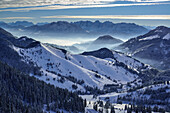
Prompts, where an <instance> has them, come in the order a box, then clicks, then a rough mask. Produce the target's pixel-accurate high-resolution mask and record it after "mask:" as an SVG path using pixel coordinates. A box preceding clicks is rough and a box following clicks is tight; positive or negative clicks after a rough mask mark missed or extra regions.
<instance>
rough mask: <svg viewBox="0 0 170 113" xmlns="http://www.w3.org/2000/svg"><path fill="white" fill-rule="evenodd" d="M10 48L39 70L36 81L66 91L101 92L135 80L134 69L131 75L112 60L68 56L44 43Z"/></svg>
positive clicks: (136, 76)
mask: <svg viewBox="0 0 170 113" xmlns="http://www.w3.org/2000/svg"><path fill="white" fill-rule="evenodd" d="M14 49H15V50H16V51H17V52H18V53H19V55H20V56H21V57H22V61H24V62H33V63H34V66H37V67H40V68H41V69H40V71H41V75H40V76H37V78H39V79H41V80H44V81H46V82H47V83H51V84H54V85H55V86H58V87H62V88H67V89H69V90H74V89H77V88H78V89H77V90H81V91H85V89H86V88H85V87H87V86H89V87H93V88H95V87H97V88H98V89H101V90H102V89H103V87H104V85H107V84H127V83H128V82H132V81H134V80H136V79H139V78H138V77H139V76H138V73H137V70H135V69H134V72H136V73H133V72H131V71H129V70H128V69H127V68H125V67H123V66H120V65H117V64H116V62H115V60H114V59H112V60H109V59H100V58H96V57H93V56H83V55H72V54H70V53H68V52H66V53H65V52H63V51H62V50H59V49H55V48H53V47H50V46H47V45H44V44H40V45H37V46H35V47H32V48H24V49H23V48H18V47H14ZM122 58H123V57H122ZM130 62H131V61H130ZM135 65H139V66H140V65H142V64H137V63H136V64H135ZM132 69H133V68H132ZM75 87H77V88H75Z"/></svg>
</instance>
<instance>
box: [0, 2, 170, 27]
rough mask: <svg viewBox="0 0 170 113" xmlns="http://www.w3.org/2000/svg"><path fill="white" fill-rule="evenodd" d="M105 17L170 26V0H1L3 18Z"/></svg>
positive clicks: (37, 20) (82, 18) (36, 20)
mask: <svg viewBox="0 0 170 113" xmlns="http://www.w3.org/2000/svg"><path fill="white" fill-rule="evenodd" d="M18 20H27V21H32V22H34V23H36V22H52V21H59V20H66V21H79V20H93V21H95V20H101V21H107V20H110V21H112V22H134V23H137V24H140V25H150V26H155V25H167V26H170V0H1V1H0V21H5V22H12V21H18Z"/></svg>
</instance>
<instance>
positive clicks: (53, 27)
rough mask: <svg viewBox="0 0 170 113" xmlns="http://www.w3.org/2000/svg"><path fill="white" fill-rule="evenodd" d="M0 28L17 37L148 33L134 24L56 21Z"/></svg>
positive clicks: (9, 25) (5, 24)
mask: <svg viewBox="0 0 170 113" xmlns="http://www.w3.org/2000/svg"><path fill="white" fill-rule="evenodd" d="M0 27H2V28H5V29H8V30H10V31H11V32H13V33H15V32H16V33H17V34H19V35H29V36H36V37H37V36H38V37H42V36H48V37H49V36H51V37H67V38H69V37H71V38H73V37H74V38H76V37H82V38H89V37H91V38H94V37H98V36H100V35H112V36H114V37H118V38H122V39H129V38H131V37H134V36H138V35H141V34H143V33H146V32H148V29H146V28H145V27H143V26H139V25H136V24H134V23H112V22H109V21H106V22H103V23H102V22H100V21H95V22H91V21H78V22H71V23H69V22H66V21H58V22H52V23H37V24H36V25H34V24H33V23H31V22H27V21H17V22H13V23H4V22H0Z"/></svg>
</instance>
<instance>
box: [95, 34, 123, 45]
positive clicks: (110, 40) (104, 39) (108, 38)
mask: <svg viewBox="0 0 170 113" xmlns="http://www.w3.org/2000/svg"><path fill="white" fill-rule="evenodd" d="M121 42H123V41H122V40H120V39H116V38H113V37H112V36H110V35H104V36H100V37H99V38H97V39H96V40H95V41H94V42H93V44H116V43H121Z"/></svg>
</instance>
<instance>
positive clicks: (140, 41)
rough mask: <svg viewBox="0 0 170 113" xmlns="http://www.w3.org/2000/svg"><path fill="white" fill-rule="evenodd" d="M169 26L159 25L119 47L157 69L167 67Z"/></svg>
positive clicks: (169, 41) (169, 56)
mask: <svg viewBox="0 0 170 113" xmlns="http://www.w3.org/2000/svg"><path fill="white" fill-rule="evenodd" d="M169 46H170V28H168V27H165V26H159V27H157V28H155V29H153V30H151V31H150V32H148V33H146V34H144V35H141V36H138V37H136V38H132V39H130V40H128V41H127V42H125V43H123V44H121V45H120V46H119V49H121V50H122V51H125V52H127V53H128V54H130V55H132V56H134V57H136V58H137V59H139V60H140V61H142V62H144V63H148V64H150V65H152V66H153V67H156V68H159V69H169V68H170V66H169V63H170V62H169V61H170V60H169V58H170V48H169Z"/></svg>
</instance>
